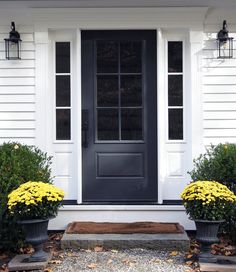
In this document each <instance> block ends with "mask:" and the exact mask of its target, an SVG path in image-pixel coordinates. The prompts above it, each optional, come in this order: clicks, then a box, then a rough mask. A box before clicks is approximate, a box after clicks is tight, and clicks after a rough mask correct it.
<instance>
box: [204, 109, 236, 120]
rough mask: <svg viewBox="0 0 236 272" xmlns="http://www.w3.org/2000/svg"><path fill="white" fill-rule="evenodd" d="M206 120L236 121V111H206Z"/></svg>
mask: <svg viewBox="0 0 236 272" xmlns="http://www.w3.org/2000/svg"><path fill="white" fill-rule="evenodd" d="M203 118H204V120H226V121H227V120H236V110H235V111H204V113H203Z"/></svg>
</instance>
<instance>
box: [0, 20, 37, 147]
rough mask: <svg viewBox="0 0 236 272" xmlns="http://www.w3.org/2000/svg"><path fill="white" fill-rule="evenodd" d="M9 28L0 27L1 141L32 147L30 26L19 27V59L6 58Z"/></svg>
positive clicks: (33, 83)
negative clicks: (20, 56) (6, 40)
mask: <svg viewBox="0 0 236 272" xmlns="http://www.w3.org/2000/svg"><path fill="white" fill-rule="evenodd" d="M9 29H10V22H9V25H8V26H6V25H2V26H0V142H1V143H3V142H5V141H6V142H7V141H17V142H22V143H26V144H30V145H32V144H35V44H34V31H33V27H32V26H24V25H22V26H19V28H18V31H19V32H20V33H21V38H22V40H23V42H22V60H20V61H17V60H16V61H9V60H6V59H5V43H4V38H6V37H8V33H9Z"/></svg>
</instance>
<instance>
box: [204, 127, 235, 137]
mask: <svg viewBox="0 0 236 272" xmlns="http://www.w3.org/2000/svg"><path fill="white" fill-rule="evenodd" d="M235 135H236V128H232V129H205V130H204V136H205V137H214V138H215V137H224V138H227V137H235Z"/></svg>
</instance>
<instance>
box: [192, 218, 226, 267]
mask: <svg viewBox="0 0 236 272" xmlns="http://www.w3.org/2000/svg"><path fill="white" fill-rule="evenodd" d="M194 221H195V225H196V230H197V234H196V240H197V241H198V242H199V243H201V253H200V254H199V256H198V257H199V261H200V262H205V263H216V262H217V258H216V257H215V256H214V255H212V254H211V245H212V244H215V243H218V242H219V239H218V237H217V234H218V231H219V227H220V224H221V223H223V222H224V220H218V221H209V220H194Z"/></svg>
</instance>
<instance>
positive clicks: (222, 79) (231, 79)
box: [203, 60, 236, 85]
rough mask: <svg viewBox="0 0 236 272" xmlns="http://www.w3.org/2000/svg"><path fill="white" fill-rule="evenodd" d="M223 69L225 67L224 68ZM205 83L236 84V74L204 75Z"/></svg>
mask: <svg viewBox="0 0 236 272" xmlns="http://www.w3.org/2000/svg"><path fill="white" fill-rule="evenodd" d="M235 62H236V60H235ZM222 69H223V68H222ZM203 84H204V85H212V84H214V85H236V76H204V77H203Z"/></svg>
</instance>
